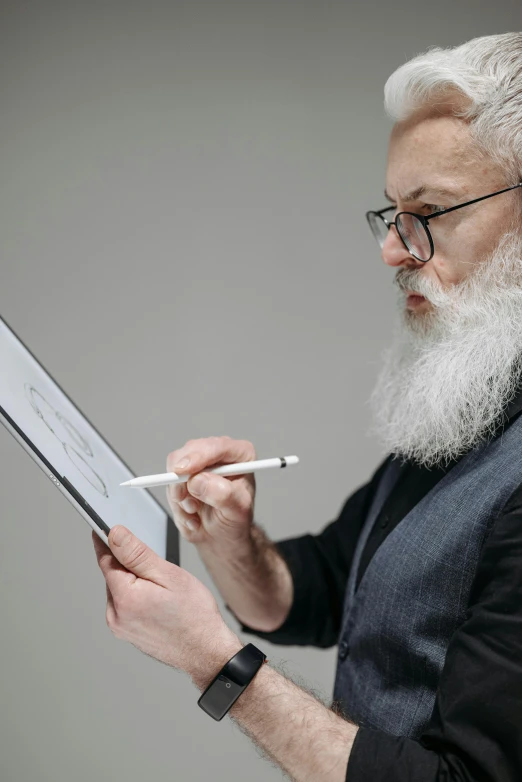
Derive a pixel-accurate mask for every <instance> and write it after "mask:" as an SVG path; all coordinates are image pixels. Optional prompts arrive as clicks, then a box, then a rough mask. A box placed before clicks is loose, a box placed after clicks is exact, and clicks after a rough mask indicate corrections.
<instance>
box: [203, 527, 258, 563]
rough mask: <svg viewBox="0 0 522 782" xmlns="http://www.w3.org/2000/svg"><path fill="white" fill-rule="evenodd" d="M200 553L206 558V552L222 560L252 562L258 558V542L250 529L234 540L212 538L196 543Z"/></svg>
mask: <svg viewBox="0 0 522 782" xmlns="http://www.w3.org/2000/svg"><path fill="white" fill-rule="evenodd" d="M196 548H197V550H198V553H199V554H200V556H201V557H202V559H204V556H205V554H207V555H210V556H211V557H219V559H220V560H221V561H224V562H227V561H234V562H241V561H245V562H252V561H253V560H254V559H255V558H256V551H257V548H256V544H255V541H254V538H253V535H252V531H251V530H248V531H247V532H246V533H245V534H244V535H241V536H240V537H239V538H237V539H236V540H234V541H229V540H222V539H217V538H211V537H210V536H208V537H207V538H206V540H204V541H202V542H201V543H196Z"/></svg>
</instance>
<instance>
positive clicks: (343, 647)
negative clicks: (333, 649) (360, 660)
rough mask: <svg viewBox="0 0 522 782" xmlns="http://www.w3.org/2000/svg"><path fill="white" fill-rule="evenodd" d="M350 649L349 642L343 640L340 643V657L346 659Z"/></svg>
mask: <svg viewBox="0 0 522 782" xmlns="http://www.w3.org/2000/svg"><path fill="white" fill-rule="evenodd" d="M349 651H350V647H349V646H348V642H347V641H341V643H340V644H339V659H340V660H346V658H347V657H348V652H349Z"/></svg>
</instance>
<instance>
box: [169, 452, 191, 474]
mask: <svg viewBox="0 0 522 782" xmlns="http://www.w3.org/2000/svg"><path fill="white" fill-rule="evenodd" d="M189 464H190V459H189V458H188V456H186V457H185V458H184V459H182V460H181V461H180V462H178V463H177V464H175V465H174V467H172V468H171V469H172V472H178V473H179V472H180V470H186V469H187V467H188V466H189Z"/></svg>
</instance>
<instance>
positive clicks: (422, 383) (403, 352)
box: [370, 231, 522, 466]
mask: <svg viewBox="0 0 522 782" xmlns="http://www.w3.org/2000/svg"><path fill="white" fill-rule="evenodd" d="M395 282H396V284H397V285H398V286H399V288H400V291H401V292H400V294H399V298H400V309H401V313H402V317H401V320H400V322H399V324H398V328H396V333H395V338H394V342H393V344H392V346H391V348H389V349H388V350H387V351H386V353H385V355H384V357H383V358H384V364H383V367H382V369H381V371H380V373H379V377H378V379H377V383H376V386H375V388H374V391H373V393H372V395H371V399H370V404H371V407H372V410H373V417H374V426H373V427H372V433H374V434H376V435H377V436H378V437H379V438H380V439H381V441H382V442H383V444H384V446H385V448H386V450H387V451H391V452H392V453H394V454H396V455H398V456H401V457H403V458H407V459H410V460H412V461H415V462H417V463H419V464H423V465H426V466H433V465H435V464H439V463H444V464H447V463H448V462H449V461H450V460H451V459H453V458H456V457H458V456H461V455H462V454H464V453H466V452H467V451H468V450H470V449H471V448H473V447H474V446H475V445H477V444H478V443H479V442H481V441H482V440H484V439H485V438H486V437H487V436H488V434H491V433H492V432H493V431H494V429H495V427H496V425H498V423H499V422H500V420H501V418H502V413H503V412H504V411H505V408H506V406H507V404H508V402H509V401H511V399H512V398H513V396H514V395H515V391H516V389H517V385H518V383H519V380H520V376H521V374H522V237H521V236H520V235H519V234H518V233H516V232H514V231H512V232H510V233H508V234H506V236H504V237H503V239H502V241H501V242H500V244H499V246H498V247H497V249H496V250H495V252H494V253H492V255H491V256H490V257H489V258H488V259H486V260H485V261H484V262H480V263H478V264H477V266H476V268H475V269H474V270H473V272H472V273H471V274H470V275H469V276H468V277H467V278H466V279H465V280H463V281H462V282H460V283H459V284H457V285H454V286H453V287H452V288H451V289H446V290H444V289H442V288H441V287H440V286H439V285H437V284H436V283H434V282H433V281H432V280H428V279H426V278H424V276H423V275H422V272H421V271H420V270H418V269H412V270H408V269H400V270H399V271H398V273H397V275H396V278H395ZM405 289H409V290H412V291H415V292H418V293H420V294H422V295H423V296H425V297H426V298H427V299H429V301H431V302H432V305H433V309H432V311H431V312H429V313H424V314H421V315H419V314H415V312H411V311H408V310H405V307H404V303H405V294H404V290H405Z"/></svg>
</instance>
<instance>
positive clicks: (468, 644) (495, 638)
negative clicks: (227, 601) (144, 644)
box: [241, 391, 522, 782]
mask: <svg viewBox="0 0 522 782" xmlns="http://www.w3.org/2000/svg"><path fill="white" fill-rule="evenodd" d="M521 412H522V391H519V392H518V393H517V395H516V397H515V398H514V399H513V401H512V402H511V404H510V405H509V406H508V408H507V410H506V413H505V415H504V417H503V420H502V421H501V423H500V424H499V427H498V428H497V431H496V434H495V436H496V437H498V436H500V435H501V433H502V431H504V430H505V429H507V427H508V426H510V424H511V423H512V422H513V421H514V420H515V418H517V417H518V415H519V414H520V413H521ZM521 447H522V443H521ZM389 458H391V457H388V459H389ZM388 459H386V460H385V461H384V462H383V463H382V464H381V465H380V467H379V468H378V469H377V471H376V472H375V474H374V475H373V477H372V479H371V480H370V481H369V483H367V484H366V485H364V486H362V487H361V488H360V489H359V490H358V491H356V492H355V493H354V494H352V495H351V496H350V497H349V498H348V500H347V501H346V502H345V504H344V506H343V508H342V510H341V512H340V514H339V516H338V518H337V519H336V520H335V521H333V522H331V523H330V524H328V526H327V527H325V529H324V530H323V531H322V532H321V533H320V534H319V535H310V534H307V535H302V536H300V537H297V538H291V539H287V540H282V541H278V542H277V543H276V545H277V547H278V549H279V551H280V553H281V555H282V556H283V557H284V559H285V560H286V562H287V563H288V566H289V568H290V571H291V573H292V578H293V582H294V600H293V604H292V607H291V609H290V612H289V614H288V616H287V618H286V620H285V622H284V623H283V624H282V625H281V627H280V628H278V629H277V630H275V631H274V632H271V633H263V632H258V631H257V630H252V629H251V628H249V627H247V626H246V625H243V624H242V625H241V628H242V630H243V631H244V632H251V633H254V634H255V635H257V636H259V637H261V638H266V639H267V640H269V641H271V642H272V643H276V644H287V645H302V646H306V645H310V646H318V647H329V646H333V645H334V644H336V643H337V641H338V636H339V633H340V630H341V620H342V612H343V602H344V592H345V588H346V583H347V580H348V574H349V571H350V565H351V562H352V557H353V553H354V549H355V545H356V543H357V538H358V535H359V533H360V531H361V528H362V525H363V523H364V521H365V518H366V514H367V511H368V508H369V504H370V502H371V499H372V497H373V494H374V492H375V490H376V487H377V485H378V482H379V479H380V477H381V474H382V471H383V469H384V467H385V465H386V463H387V461H388ZM457 461H458V460H454V461H453V462H452V463H450V464H449V465H447V466H446V467H436V468H432V469H428V468H426V467H420V466H418V465H414V464H412V463H410V462H404V463H403V464H402V465H401V469H400V474H399V479H398V481H397V483H396V485H395V486H394V489H393V491H392V492H391V494H390V496H389V497H388V499H387V501H386V502H385V504H384V506H383V508H382V510H381V512H380V514H379V516H378V518H377V519H376V521H375V524H374V527H373V529H372V532H371V534H370V537H369V538H368V541H367V544H366V547H365V549H364V552H363V556H362V559H361V563H360V566H359V571H358V573H357V583H359V581H360V579H361V577H362V575H363V573H364V571H365V569H366V567H367V566H368V563H369V562H370V560H371V558H372V556H373V555H374V554H375V552H376V550H377V548H378V547H379V546H380V544H381V543H382V542H383V540H384V539H385V538H386V536H387V535H389V534H390V532H391V531H392V530H393V529H394V528H395V527H396V526H397V524H398V523H399V522H400V521H401V520H402V519H403V518H404V517H405V516H406V514H407V513H408V512H409V511H410V510H411V509H412V508H413V507H414V506H415V505H416V504H417V503H418V502H419V501H420V500H421V499H422V497H424V496H425V495H426V494H427V492H428V491H430V489H431V488H433V486H435V484H436V483H437V482H438V481H439V480H440V479H441V478H442V477H443V475H445V473H446V472H448V470H451V469H452V467H453V466H454V465H455V464H456V463H457ZM520 479H521V483H520V485H519V486H518V487H517V489H516V490H515V492H513V494H512V495H511V497H510V499H509V500H508V502H507V504H506V505H505V507H504V509H503V512H502V514H501V515H499V516H498V518H497V519H496V520H495V522H494V524H493V526H492V528H491V530H490V532H489V535H488V537H487V539H486V541H485V543H484V545H483V548H482V552H481V556H480V561H479V564H478V568H477V572H476V575H475V579H474V582H473V586H472V590H471V595H470V602H469V610H468V614H467V618H466V620H465V621H464V623H463V624H462V625H461V626H460V627H459V629H458V630H457V631H456V633H455V634H454V636H453V637H452V639H451V641H450V644H449V646H448V650H447V654H446V659H445V664H444V668H443V670H442V674H441V678H440V681H439V687H438V690H437V697H436V701H435V707H434V710H433V713H432V716H431V720H430V722H429V724H428V726H427V728H426V731H425V732H424V733H423V735H422V736H421V738H420V739H419V740H418V741H415V740H413V739H409V738H406V737H401V736H399V737H397V736H391V735H390V734H388V733H385V732H383V731H379V730H372V729H370V728H360V729H359V731H358V732H357V736H356V739H355V742H354V745H353V748H352V752H351V755H350V760H349V763H348V768H347V776H346V779H347V782H368V780H371V782H452V781H453V780H455V782H521V780H522V475H521V476H520Z"/></svg>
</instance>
